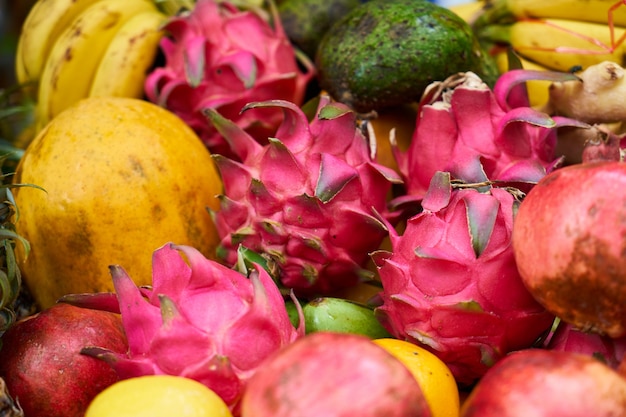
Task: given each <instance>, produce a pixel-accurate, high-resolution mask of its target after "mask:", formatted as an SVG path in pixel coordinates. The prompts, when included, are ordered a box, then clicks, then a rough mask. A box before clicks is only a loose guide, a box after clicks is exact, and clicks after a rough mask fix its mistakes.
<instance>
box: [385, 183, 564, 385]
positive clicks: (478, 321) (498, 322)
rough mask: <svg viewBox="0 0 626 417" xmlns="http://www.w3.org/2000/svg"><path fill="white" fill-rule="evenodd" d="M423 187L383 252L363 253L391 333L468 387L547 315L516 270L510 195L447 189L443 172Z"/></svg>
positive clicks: (535, 333)
mask: <svg viewBox="0 0 626 417" xmlns="http://www.w3.org/2000/svg"><path fill="white" fill-rule="evenodd" d="M446 183H447V184H448V185H447V187H448V191H447V192H445V190H444V188H445V187H444V185H445V184H446ZM432 190H433V194H432V196H431V194H430V191H428V192H427V193H426V194H425V196H424V199H423V203H422V205H423V207H424V210H423V211H422V212H421V213H420V214H417V215H415V216H413V217H411V218H410V219H409V220H408V221H407V224H406V229H405V231H404V234H403V235H401V236H400V235H398V234H397V233H394V231H393V230H392V234H391V246H392V250H391V252H382V251H379V252H378V253H376V254H374V255H373V258H374V260H375V262H376V265H377V266H378V268H379V274H380V278H381V280H382V285H383V291H382V292H381V298H382V300H383V303H382V305H381V306H380V307H378V308H377V314H378V316H379V318H380V320H381V322H382V323H383V324H384V325H385V327H386V328H387V330H388V331H389V332H390V333H391V334H392V335H393V336H394V337H396V338H399V339H403V340H409V341H412V342H414V343H416V344H418V345H421V346H424V347H426V348H427V349H429V350H431V351H432V352H433V353H435V354H436V355H437V356H438V357H439V358H440V359H442V360H443V361H444V362H445V363H446V364H447V365H448V366H449V367H450V369H451V371H452V372H453V374H454V376H455V378H456V379H457V381H458V382H459V383H460V384H462V385H464V384H472V383H473V382H475V381H476V380H477V379H479V378H480V377H481V376H482V375H484V373H485V372H486V371H487V370H488V369H489V368H490V367H491V366H492V365H493V364H495V363H496V362H497V361H498V360H500V359H501V358H503V357H504V356H506V355H507V353H509V352H511V351H514V350H518V349H523V348H528V347H530V346H532V345H533V343H534V342H535V341H536V340H537V339H538V338H539V337H540V336H541V335H542V334H544V333H545V332H547V331H548V330H549V329H550V326H551V325H552V322H553V320H554V317H553V316H552V314H550V313H548V312H547V311H546V310H545V309H544V308H543V307H542V306H541V305H540V304H539V303H538V302H537V301H536V300H535V299H534V298H533V297H532V295H531V294H530V293H529V292H528V291H527V290H526V289H525V287H524V285H523V283H522V280H521V278H520V276H519V273H518V271H517V265H516V263H515V258H514V256H513V249H512V246H511V234H512V228H513V217H514V212H515V208H516V206H517V205H518V201H517V200H516V199H515V197H514V196H513V195H512V194H511V193H510V192H509V191H508V190H506V189H504V188H497V187H487V189H486V190H482V189H481V190H479V189H477V188H472V187H462V188H456V187H453V186H452V184H451V182H450V174H449V173H444V172H438V173H436V174H435V175H434V177H433V188H432ZM431 197H432V198H433V200H434V201H431Z"/></svg>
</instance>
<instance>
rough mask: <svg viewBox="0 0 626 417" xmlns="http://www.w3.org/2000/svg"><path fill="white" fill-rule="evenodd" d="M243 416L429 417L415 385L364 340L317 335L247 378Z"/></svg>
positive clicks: (343, 335) (395, 362) (382, 352)
mask: <svg viewBox="0 0 626 417" xmlns="http://www.w3.org/2000/svg"><path fill="white" fill-rule="evenodd" d="M241 415H242V417H320V416H333V417H348V416H360V417H377V416H385V417H429V416H431V413H430V409H429V407H428V405H427V403H426V400H425V399H424V395H423V393H422V391H421V389H420V387H419V385H418V384H417V380H416V379H415V378H414V377H413V376H412V375H411V373H410V372H409V370H408V369H407V368H406V367H405V366H404V365H402V363H401V362H400V361H399V360H398V359H396V358H395V357H393V356H392V355H391V354H390V353H388V352H387V351H385V350H384V349H383V348H381V347H380V346H378V345H376V344H375V343H374V342H372V341H371V340H369V339H368V338H366V337H365V336H360V335H355V334H349V333H333V332H316V333H311V334H309V335H307V336H305V337H303V338H301V339H298V340H297V341H295V342H294V343H292V344H291V345H289V346H287V347H285V348H283V349H282V350H280V351H278V352H277V353H276V354H275V355H274V356H273V357H271V358H270V359H269V360H268V361H267V362H266V363H265V364H264V365H263V366H262V367H260V368H259V369H258V370H257V372H256V373H255V374H254V376H253V377H252V378H251V379H250V381H249V383H248V386H247V387H246V390H245V391H244V394H243V399H242V413H241Z"/></svg>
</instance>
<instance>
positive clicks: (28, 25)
mask: <svg viewBox="0 0 626 417" xmlns="http://www.w3.org/2000/svg"><path fill="white" fill-rule="evenodd" d="M99 1H103V0H39V1H37V2H36V3H35V4H34V6H33V7H32V8H31V10H30V12H29V13H28V16H26V19H25V20H24V23H23V25H22V30H21V33H20V37H19V39H18V43H17V50H16V54H15V75H16V78H17V81H18V82H19V83H26V82H30V81H36V80H38V79H39V77H40V76H41V72H42V70H43V66H44V63H45V62H46V58H47V57H48V54H49V52H50V48H52V45H53V43H54V41H55V39H56V38H57V37H58V36H59V35H60V33H61V32H62V31H63V30H65V29H66V28H67V27H68V26H69V25H70V24H71V22H72V21H73V20H74V18H76V16H78V15H79V14H80V13H82V11H83V10H85V9H86V8H87V7H89V6H91V5H92V4H94V3H96V2H99Z"/></svg>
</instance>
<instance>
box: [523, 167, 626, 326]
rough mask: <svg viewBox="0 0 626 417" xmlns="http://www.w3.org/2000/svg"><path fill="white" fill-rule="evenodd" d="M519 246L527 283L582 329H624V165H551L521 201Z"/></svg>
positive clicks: (546, 303) (546, 304) (543, 300)
mask: <svg viewBox="0 0 626 417" xmlns="http://www.w3.org/2000/svg"><path fill="white" fill-rule="evenodd" d="M512 242H513V249H514V253H515V259H516V262H517V265H518V269H519V272H520V275H521V277H522V280H523V282H524V284H525V285H526V286H527V287H528V289H529V291H530V292H531V294H532V295H533V296H534V297H535V298H536V299H537V300H538V301H539V302H540V303H541V304H542V305H543V306H544V307H545V308H546V309H547V310H549V311H550V312H552V313H553V314H555V315H557V316H559V317H560V318H561V319H562V320H564V321H565V322H568V323H571V324H573V325H574V326H576V327H578V328H579V329H581V330H583V331H593V332H597V333H599V334H603V335H608V336H610V337H614V338H617V337H622V336H624V335H626V164H625V163H623V162H606V161H604V162H594V163H582V164H576V165H570V166H567V167H565V168H561V169H558V170H556V171H553V172H552V173H550V174H549V175H547V176H545V177H544V178H543V179H542V180H541V181H539V183H538V184H537V185H536V186H535V187H533V188H532V189H531V190H530V192H529V193H528V194H527V196H526V197H525V199H524V200H523V201H522V203H521V204H520V206H519V211H518V213H517V216H516V217H515V221H514V225H513V236H512Z"/></svg>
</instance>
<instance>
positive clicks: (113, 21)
mask: <svg viewBox="0 0 626 417" xmlns="http://www.w3.org/2000/svg"><path fill="white" fill-rule="evenodd" d="M147 11H156V7H155V6H154V4H153V3H151V2H150V1H148V0H103V1H100V2H97V3H95V4H93V5H92V6H91V7H89V8H87V9H86V10H84V11H83V12H82V13H81V14H80V15H78V16H77V17H76V19H75V20H74V21H73V22H72V23H71V25H70V26H68V27H67V28H66V29H65V31H63V33H61V35H60V36H59V37H58V39H57V40H56V42H55V43H54V45H53V47H52V49H51V51H50V55H49V56H48V59H47V61H46V63H45V66H44V69H43V72H42V74H41V78H40V82H39V91H38V97H37V109H36V116H37V118H38V120H37V124H38V126H44V125H45V124H46V123H48V122H49V121H50V120H51V119H52V118H53V117H54V116H56V115H57V114H59V113H60V112H61V111H63V110H65V109H66V108H67V107H69V106H70V105H72V104H74V103H75V102H77V101H78V100H80V99H82V98H85V97H87V96H88V95H89V91H90V88H91V83H92V80H93V76H94V74H95V72H96V69H97V67H98V65H99V64H100V60H101V59H102V57H103V55H104V52H105V51H106V49H107V47H108V46H109V43H110V42H111V40H112V39H113V38H114V36H115V34H116V33H117V31H118V30H119V29H120V28H121V27H122V25H123V24H124V23H125V22H126V21H127V20H128V19H130V18H131V17H132V16H134V15H136V14H138V13H142V12H147Z"/></svg>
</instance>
